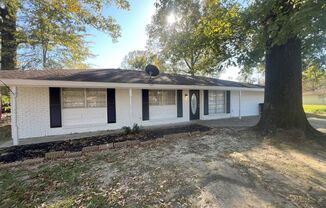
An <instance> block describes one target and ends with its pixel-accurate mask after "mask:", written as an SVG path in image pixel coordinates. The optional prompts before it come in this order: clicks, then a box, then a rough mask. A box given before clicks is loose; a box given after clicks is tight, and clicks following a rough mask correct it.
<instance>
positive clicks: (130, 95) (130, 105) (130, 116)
mask: <svg viewBox="0 0 326 208" xmlns="http://www.w3.org/2000/svg"><path fill="white" fill-rule="evenodd" d="M129 124H130V126H132V125H133V118H132V89H131V88H129Z"/></svg>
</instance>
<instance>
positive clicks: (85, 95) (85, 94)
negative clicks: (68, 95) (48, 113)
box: [60, 87, 107, 109]
mask: <svg viewBox="0 0 326 208" xmlns="http://www.w3.org/2000/svg"><path fill="white" fill-rule="evenodd" d="M63 89H80V90H83V92H84V106H83V107H64V101H63V99H64V98H63ZM87 89H100V90H106V88H73V87H63V88H61V90H60V94H61V95H60V96H61V109H83V108H106V106H107V93H105V98H104V99H105V100H104V101H105V105H104V106H100V107H88V106H87V92H86V91H87Z"/></svg>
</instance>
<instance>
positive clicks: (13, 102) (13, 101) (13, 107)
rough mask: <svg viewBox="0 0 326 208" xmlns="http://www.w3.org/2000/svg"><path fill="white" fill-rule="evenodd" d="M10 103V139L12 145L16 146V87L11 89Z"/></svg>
mask: <svg viewBox="0 0 326 208" xmlns="http://www.w3.org/2000/svg"><path fill="white" fill-rule="evenodd" d="M11 91H12V92H10V102H11V138H12V144H13V145H18V127H17V100H16V99H17V87H16V86H14V87H11Z"/></svg>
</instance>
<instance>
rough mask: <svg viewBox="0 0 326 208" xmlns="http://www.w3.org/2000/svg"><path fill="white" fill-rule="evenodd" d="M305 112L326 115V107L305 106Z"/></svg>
mask: <svg viewBox="0 0 326 208" xmlns="http://www.w3.org/2000/svg"><path fill="white" fill-rule="evenodd" d="M303 108H304V112H306V113H313V114H324V113H326V105H303Z"/></svg>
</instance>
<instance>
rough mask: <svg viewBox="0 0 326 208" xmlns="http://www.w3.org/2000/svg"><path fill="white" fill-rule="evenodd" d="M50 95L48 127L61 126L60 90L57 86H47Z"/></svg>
mask: <svg viewBox="0 0 326 208" xmlns="http://www.w3.org/2000/svg"><path fill="white" fill-rule="evenodd" d="M49 95H50V96H49V97H50V127H51V128H58V127H62V119H61V90H60V88H58V87H50V88H49Z"/></svg>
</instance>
